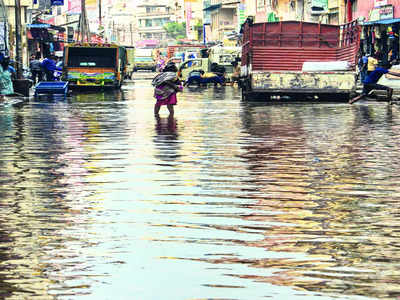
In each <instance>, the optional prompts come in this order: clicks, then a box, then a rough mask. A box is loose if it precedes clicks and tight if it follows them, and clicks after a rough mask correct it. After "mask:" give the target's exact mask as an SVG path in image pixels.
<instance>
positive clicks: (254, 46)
mask: <svg viewBox="0 0 400 300" xmlns="http://www.w3.org/2000/svg"><path fill="white" fill-rule="evenodd" d="M360 32H361V28H360V26H359V25H358V24H357V23H356V22H352V23H349V24H346V25H327V24H318V23H307V22H299V21H282V22H271V23H255V24H253V23H252V22H251V20H247V21H246V22H245V23H244V24H243V27H242V33H243V35H242V59H241V71H240V72H241V74H240V82H239V84H240V87H241V88H242V98H243V99H244V100H251V99H254V98H259V97H262V98H264V99H268V98H270V97H271V96H276V95H287V96H293V97H296V96H298V95H301V97H302V98H306V97H307V96H312V97H315V96H318V98H320V99H323V98H326V97H334V98H335V99H341V100H345V99H348V98H349V96H350V94H351V93H353V92H355V89H356V78H357V77H356V60H357V54H358V50H359V46H360ZM305 96H306V97H305Z"/></svg>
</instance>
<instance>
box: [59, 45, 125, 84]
mask: <svg viewBox="0 0 400 300" xmlns="http://www.w3.org/2000/svg"><path fill="white" fill-rule="evenodd" d="M125 72H126V50H125V47H121V46H118V45H115V44H97V43H74V44H69V45H67V46H66V47H65V49H64V68H63V80H64V81H68V83H69V87H70V88H85V87H86V88H89V87H94V88H120V87H121V85H122V83H123V81H124V78H125Z"/></svg>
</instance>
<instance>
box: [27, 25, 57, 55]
mask: <svg viewBox="0 0 400 300" xmlns="http://www.w3.org/2000/svg"><path fill="white" fill-rule="evenodd" d="M27 29H28V31H27V37H28V51H29V54H30V55H32V54H34V55H37V54H40V56H41V57H46V56H47V55H49V54H54V53H55V52H57V51H63V49H64V43H65V28H63V27H59V26H55V25H51V24H46V23H42V22H35V23H33V24H28V25H27Z"/></svg>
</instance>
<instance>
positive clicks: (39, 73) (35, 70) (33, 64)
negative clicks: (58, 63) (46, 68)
mask: <svg viewBox="0 0 400 300" xmlns="http://www.w3.org/2000/svg"><path fill="white" fill-rule="evenodd" d="M39 59H40V57H38V56H36V57H35V55H33V54H32V56H31V61H30V62H29V68H30V70H31V73H32V80H33V84H36V83H38V82H40V81H43V70H42V67H41V66H40V64H41V62H40V60H39ZM36 79H37V80H36Z"/></svg>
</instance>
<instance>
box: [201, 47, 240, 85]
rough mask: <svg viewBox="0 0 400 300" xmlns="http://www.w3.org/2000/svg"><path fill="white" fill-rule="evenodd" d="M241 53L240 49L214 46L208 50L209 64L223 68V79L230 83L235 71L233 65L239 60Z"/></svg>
mask: <svg viewBox="0 0 400 300" xmlns="http://www.w3.org/2000/svg"><path fill="white" fill-rule="evenodd" d="M241 53H242V48H241V47H224V46H214V47H211V48H210V51H209V59H210V61H211V63H217V64H218V65H220V66H224V67H225V73H226V74H225V79H226V81H228V82H230V81H231V79H232V75H233V73H234V71H235V70H234V66H233V63H234V62H235V61H237V60H238V59H240V57H241Z"/></svg>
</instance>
